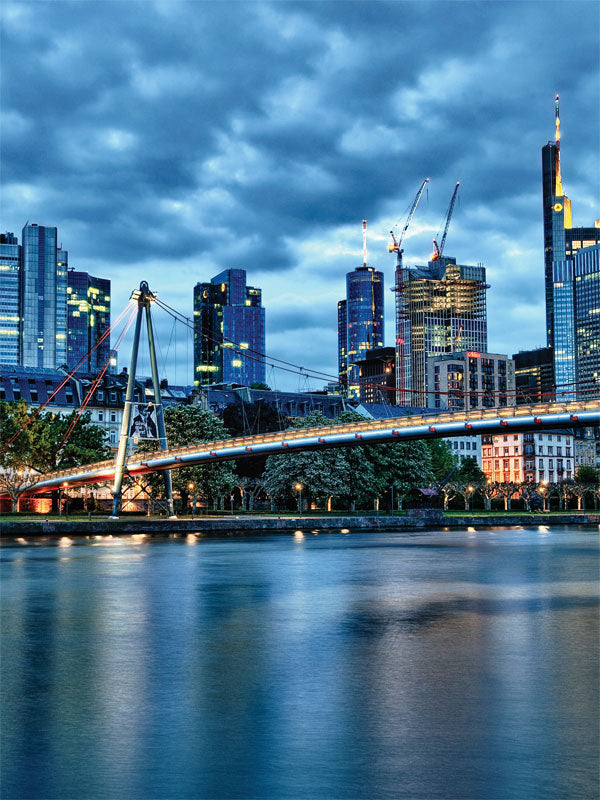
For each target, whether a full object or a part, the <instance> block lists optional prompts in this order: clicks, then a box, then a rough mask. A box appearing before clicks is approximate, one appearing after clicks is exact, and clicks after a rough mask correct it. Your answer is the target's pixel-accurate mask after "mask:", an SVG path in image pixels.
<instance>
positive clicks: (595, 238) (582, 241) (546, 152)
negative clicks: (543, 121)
mask: <svg viewBox="0 0 600 800" xmlns="http://www.w3.org/2000/svg"><path fill="white" fill-rule="evenodd" d="M555 118H556V119H555V123H556V133H555V140H554V141H553V142H548V144H546V145H545V146H544V147H543V148H542V199H543V213H544V217H543V219H544V283H545V293H546V338H547V345H548V347H554V346H555V341H554V340H555V337H556V336H558V338H559V339H561V341H562V342H563V343H564V340H565V336H566V335H568V334H557V333H556V326H557V324H558V320H557V319H555V316H556V313H555V306H554V302H555V287H554V283H555V281H554V263H555V262H557V263H563V262H564V261H567V260H569V261H572V260H573V259H574V256H575V253H576V252H577V251H578V250H580V249H582V248H585V247H591V246H593V245H595V244H598V243H600V223H598V222H597V223H596V226H595V227H583V228H574V227H573V220H572V212H571V201H570V199H569V198H568V197H567V195H566V194H565V193H564V191H563V185H562V175H561V162H560V119H559V114H558V95H557V97H556V104H555ZM558 269H559V272H560V274H564V272H562V271H561V270H562V269H563V268H561V267H559V268H558ZM561 314H562V317H563V318H564V309H563V312H561ZM561 347H562V344H561ZM558 360H559V361H564V359H563V357H562V356H561V357H559V359H558ZM562 366H564V364H563V365H560V364H559V365H557V367H556V369H558V370H559V371H561V370H562ZM555 377H556V383H557V384H558V383H560V381H559V380H558V377H557V376H555Z"/></svg>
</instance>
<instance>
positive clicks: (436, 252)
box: [431, 181, 460, 261]
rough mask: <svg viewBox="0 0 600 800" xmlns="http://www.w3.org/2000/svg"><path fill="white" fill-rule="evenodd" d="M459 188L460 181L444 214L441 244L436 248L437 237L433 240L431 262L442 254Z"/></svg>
mask: <svg viewBox="0 0 600 800" xmlns="http://www.w3.org/2000/svg"><path fill="white" fill-rule="evenodd" d="M459 186H460V181H457V182H456V186H455V187H454V192H453V193H452V199H451V200H450V205H449V206H448V211H447V212H446V224H445V226H444V235H443V236H442V242H441V244H440V246H439V247H438V243H437V237H436V239H434V240H433V253H432V254H431V260H432V261H437V260H438V259H439V258H441V257H442V253H443V252H444V245H445V244H446V236H447V235H448V228H449V227H450V219H451V218H452V212H453V211H454V203H455V202H456V195H457V193H458V187H459Z"/></svg>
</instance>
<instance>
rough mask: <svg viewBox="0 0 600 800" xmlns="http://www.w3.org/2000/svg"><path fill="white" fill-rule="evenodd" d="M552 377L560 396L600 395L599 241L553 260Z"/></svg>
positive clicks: (558, 396) (588, 397) (561, 398)
mask: <svg viewBox="0 0 600 800" xmlns="http://www.w3.org/2000/svg"><path fill="white" fill-rule="evenodd" d="M553 278H554V284H553V294H554V296H553V301H554V320H555V327H554V377H555V382H556V397H557V399H560V400H573V399H575V398H576V397H577V398H578V399H581V400H595V399H597V398H599V397H600V245H594V246H593V247H586V248H583V249H581V250H578V251H577V252H576V253H575V256H574V258H573V259H572V260H566V261H555V262H553Z"/></svg>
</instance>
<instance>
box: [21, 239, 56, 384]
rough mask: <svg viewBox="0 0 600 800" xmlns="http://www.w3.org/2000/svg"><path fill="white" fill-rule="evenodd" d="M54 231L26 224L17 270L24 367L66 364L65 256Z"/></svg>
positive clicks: (53, 367)
mask: <svg viewBox="0 0 600 800" xmlns="http://www.w3.org/2000/svg"><path fill="white" fill-rule="evenodd" d="M56 233H57V232H56V228H53V227H46V226H44V225H36V224H31V225H29V224H28V225H25V227H24V228H23V237H22V245H21V270H20V287H19V290H20V317H21V330H20V334H21V335H20V359H21V363H22V364H23V366H26V367H46V368H49V369H55V368H56V367H61V366H64V365H65V364H66V363H67V268H68V253H67V251H66V250H63V249H62V248H60V247H58V246H57V241H56Z"/></svg>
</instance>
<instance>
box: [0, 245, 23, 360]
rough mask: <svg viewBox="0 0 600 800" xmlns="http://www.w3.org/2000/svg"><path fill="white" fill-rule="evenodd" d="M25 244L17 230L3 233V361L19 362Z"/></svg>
mask: <svg viewBox="0 0 600 800" xmlns="http://www.w3.org/2000/svg"><path fill="white" fill-rule="evenodd" d="M20 270H21V246H20V245H19V240H18V239H17V237H16V236H15V235H14V234H13V233H9V232H7V233H2V234H0V364H18V363H19V357H20V348H19V327H20V325H19V323H20V320H21V316H20V311H19V279H20Z"/></svg>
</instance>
